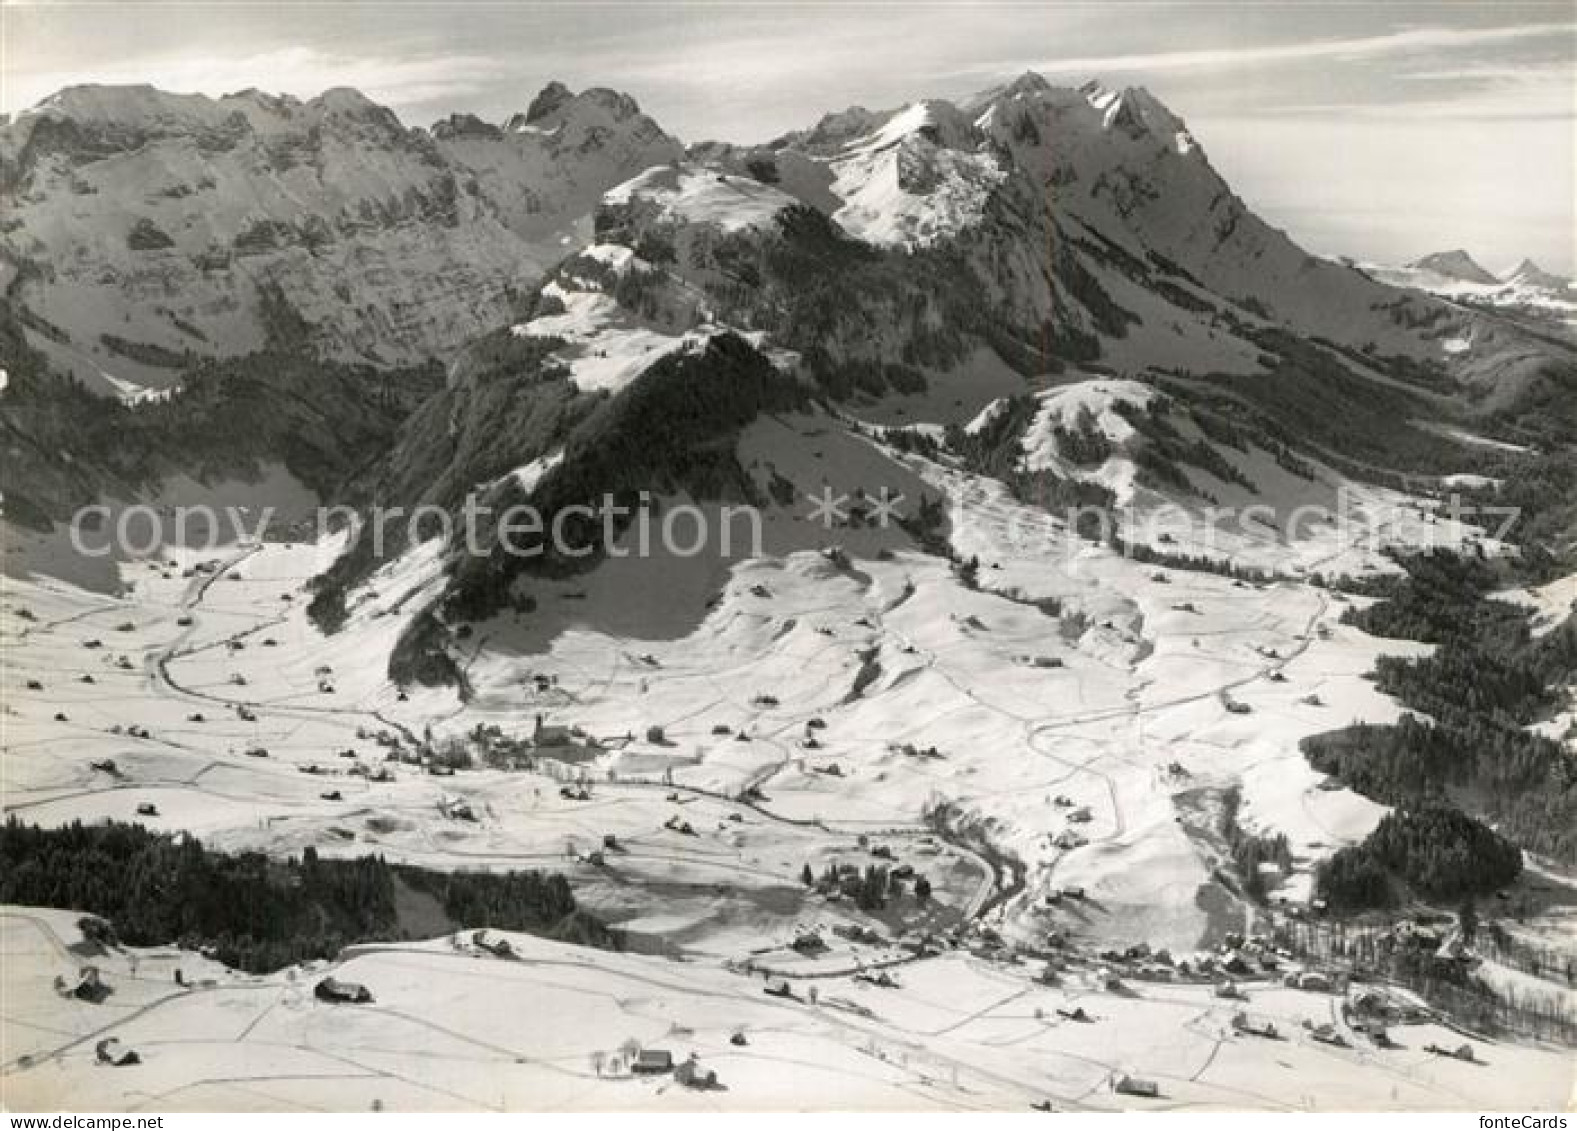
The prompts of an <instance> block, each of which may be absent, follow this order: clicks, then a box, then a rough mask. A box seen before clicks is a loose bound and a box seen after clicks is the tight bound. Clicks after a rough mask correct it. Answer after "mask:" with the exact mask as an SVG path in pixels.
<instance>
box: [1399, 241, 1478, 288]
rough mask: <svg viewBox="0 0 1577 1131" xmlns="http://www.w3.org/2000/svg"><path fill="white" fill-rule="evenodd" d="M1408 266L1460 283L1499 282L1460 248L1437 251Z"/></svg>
mask: <svg viewBox="0 0 1577 1131" xmlns="http://www.w3.org/2000/svg"><path fill="white" fill-rule="evenodd" d="M1408 266H1409V267H1412V268H1415V269H1416V270H1419V271H1433V272H1434V273H1435V274H1437V275H1444V276H1445V277H1446V278H1448V279H1455V280H1457V281H1458V282H1462V283H1483V284H1484V285H1485V286H1490V287H1493V286H1497V285H1499V283H1500V280H1499V279H1497V278H1496V277H1495V276H1494V275H1492V274H1491V273H1490V272H1488V271H1486V270H1485V269H1484V268H1483V267H1480V266H1479V265H1478V263H1477V262H1475V261H1474V259H1473V257H1472V256H1471V255H1469V254H1468V253H1467V252H1465V251H1463V250H1462V249H1461V248H1457V249H1456V250H1455V251H1437V252H1435V253H1434V254H1433V255H1426V256H1424V257H1423V258H1422V259H1415V260H1413V262H1411V263H1409V264H1408Z"/></svg>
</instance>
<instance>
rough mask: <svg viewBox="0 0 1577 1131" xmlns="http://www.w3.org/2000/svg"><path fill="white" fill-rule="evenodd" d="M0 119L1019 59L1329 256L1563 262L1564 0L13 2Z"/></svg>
mask: <svg viewBox="0 0 1577 1131" xmlns="http://www.w3.org/2000/svg"><path fill="white" fill-rule="evenodd" d="M0 30H3V33H4V35H3V58H0V105H3V107H4V109H5V110H7V111H9V112H15V111H16V110H18V109H20V108H22V107H25V106H28V105H31V104H32V103H34V102H36V101H38V100H39V99H40V98H43V97H44V96H46V95H48V94H49V93H51V92H52V91H54V90H56V89H58V88H59V87H61V86H64V85H67V84H70V83H75V82H149V83H153V84H154V85H156V86H159V87H163V88H166V89H170V90H179V91H203V92H206V93H210V94H220V93H223V92H225V91H230V90H237V89H242V88H245V87H248V86H257V87H260V88H263V89H265V90H271V91H286V92H289V93H292V94H296V95H300V96H303V97H307V96H310V95H313V94H316V93H317V92H319V91H320V90H322V89H324V88H326V87H330V86H340V85H349V86H356V87H359V88H360V89H362V90H363V91H365V92H366V93H367V94H368V95H369V96H371V97H372V98H375V99H377V100H378V101H380V102H383V103H385V104H387V105H389V106H391V107H393V108H394V109H395V110H396V111H397V112H398V113H399V114H400V116H401V118H402V119H403V120H404V121H406V122H407V123H409V124H413V125H428V124H430V123H431V122H432V121H433V120H434V119H436V118H438V117H441V116H444V115H446V114H448V113H449V112H451V111H455V110H467V111H472V112H474V113H477V114H480V115H482V116H483V117H486V118H490V119H494V120H497V119H501V118H503V117H504V116H505V115H506V114H508V113H510V112H511V111H514V110H517V109H523V108H524V107H525V106H526V104H527V103H528V102H529V101H530V99H531V96H532V95H533V94H534V93H535V92H536V91H537V90H538V89H539V88H540V87H541V86H542V85H543V84H544V83H546V82H547V81H548V80H549V79H555V78H556V79H561V80H563V81H564V82H566V83H568V84H569V85H570V86H571V87H573V88H575V89H580V88H582V87H585V86H593V85H600V86H612V87H616V88H618V89H621V90H624V91H627V92H628V93H630V94H633V95H634V96H635V97H636V98H637V99H638V100H639V101H640V103H641V105H642V107H643V108H644V109H646V110H647V111H648V112H649V113H651V114H652V115H653V116H654V117H656V118H657V120H658V121H659V122H661V123H662V125H663V126H664V127H665V128H667V129H668V130H669V131H670V132H673V133H676V134H678V135H679V136H680V137H682V138H683V139H685V140H687V141H697V140H701V139H704V138H724V139H728V140H734V141H755V140H765V139H767V138H770V137H772V136H774V135H776V134H779V133H782V132H784V131H786V130H789V129H793V128H796V127H800V126H804V125H808V124H810V123H812V122H814V120H815V119H816V118H817V117H818V116H819V115H821V114H822V113H824V112H827V111H829V110H835V109H841V108H843V107H845V106H848V105H851V104H855V103H858V104H861V105H865V106H868V107H871V108H873V109H875V108H880V107H890V106H897V105H900V104H902V103H904V102H906V101H908V100H911V99H913V98H917V97H925V96H934V97H958V96H962V95H965V94H968V93H971V92H973V91H975V90H979V89H981V88H984V87H987V86H990V85H992V84H994V83H995V82H998V81H1000V80H1002V79H1003V78H1006V77H1010V76H1012V75H1014V74H1017V73H1019V72H1022V71H1024V70H1026V69H1034V70H1038V71H1041V72H1042V73H1044V74H1045V75H1046V76H1047V77H1048V78H1050V79H1052V80H1053V81H1061V82H1067V83H1069V84H1077V83H1080V82H1083V81H1085V80H1086V79H1089V78H1098V79H1100V80H1101V81H1103V82H1105V83H1108V84H1112V85H1116V84H1140V83H1142V84H1143V85H1145V86H1147V87H1149V88H1150V89H1151V90H1152V91H1153V92H1154V93H1155V94H1156V95H1158V96H1159V97H1160V98H1161V99H1162V100H1163V101H1165V102H1166V103H1167V104H1168V105H1169V106H1171V107H1172V109H1173V110H1174V111H1175V112H1176V113H1178V114H1179V115H1180V116H1181V117H1183V118H1184V119H1186V120H1187V122H1188V124H1189V127H1190V129H1191V130H1192V131H1193V133H1194V135H1195V136H1196V138H1197V139H1198V140H1199V141H1200V142H1201V144H1203V146H1204V147H1205V150H1206V152H1207V153H1208V154H1209V155H1210V158H1211V160H1212V162H1213V163H1214V164H1215V165H1216V167H1217V168H1218V169H1219V170H1221V172H1222V173H1223V175H1225V176H1226V178H1227V179H1228V181H1230V182H1231V184H1232V185H1233V187H1234V188H1236V189H1237V190H1238V192H1239V194H1240V195H1242V196H1243V197H1244V198H1245V199H1246V200H1248V202H1249V203H1250V204H1251V205H1252V206H1254V207H1255V208H1256V209H1257V210H1258V211H1259V212H1260V213H1261V214H1262V215H1263V216H1264V217H1265V218H1266V219H1267V220H1269V221H1270V222H1271V223H1273V224H1276V225H1278V226H1280V227H1284V228H1286V229H1288V230H1289V231H1290V232H1291V233H1292V234H1293V236H1294V237H1296V238H1297V239H1299V240H1300V241H1301V242H1303V243H1304V244H1305V245H1306V246H1308V247H1310V248H1311V249H1313V250H1315V251H1319V252H1325V253H1337V252H1339V253H1345V254H1351V255H1356V256H1358V257H1360V258H1371V259H1381V260H1389V261H1398V260H1405V259H1410V258H1414V257H1417V256H1419V255H1422V254H1425V253H1427V252H1430V251H1435V250H1440V249H1442V248H1448V247H1457V246H1461V247H1466V248H1467V249H1468V250H1469V251H1471V252H1472V253H1473V254H1474V256H1475V257H1477V258H1478V259H1479V260H1480V261H1481V262H1483V263H1484V264H1485V265H1486V266H1488V267H1490V268H1491V269H1492V270H1493V269H1499V268H1501V267H1505V266H1509V265H1510V264H1512V263H1513V262H1515V261H1516V260H1519V259H1521V258H1522V257H1523V256H1525V255H1528V256H1532V257H1534V258H1536V259H1538V260H1540V261H1541V262H1542V263H1543V264H1544V265H1545V266H1546V267H1549V268H1552V269H1556V270H1561V271H1565V272H1571V271H1572V270H1573V268H1574V267H1577V263H1574V258H1577V249H1574V247H1573V243H1574V230H1577V229H1574V222H1573V209H1574V204H1573V200H1574V196H1577V187H1574V126H1577V85H1574V83H1577V69H1574V59H1577V0H1562V2H1551V3H1543V4H1515V3H1487V2H1486V3H1472V2H1463V0H1437V2H1434V3H1376V2H1364V3H1353V2H1349V0H1320V2H1319V3H1306V2H1303V0H1271V2H1261V3H1256V4H1248V3H1238V2H1215V3H1191V2H1176V3H1160V2H1155V3H1148V2H1136V0H1101V2H1099V3H1094V2H1080V3H1071V2H1054V3H1038V4H1033V3H1022V2H1019V3H986V4H975V5H962V4H938V3H910V4H853V5H851V4H831V3H792V4H790V3H749V4H745V3H734V4H723V3H707V2H693V0H692V2H690V3H683V4H672V3H656V2H634V0H623V2H618V3H605V2H595V3H584V2H583V3H570V2H563V3H498V2H485V3H476V2H459V3H445V4H438V3H431V2H421V3H410V2H402V0H381V2H379V3H368V4H359V3H323V2H311V3H304V2H292V0H273V2H271V3H266V4H265V3H251V2H244V0H202V2H201V3H181V2H174V0H166V2H163V3H144V2H137V0H114V2H95V3H74V2H68V0H46V2H41V3H14V2H11V0H0Z"/></svg>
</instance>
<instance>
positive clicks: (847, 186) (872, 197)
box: [827, 100, 1008, 247]
mask: <svg viewBox="0 0 1577 1131" xmlns="http://www.w3.org/2000/svg"><path fill="white" fill-rule="evenodd" d="M868 124H870V125H871V127H872V128H870V129H869V130H867V131H866V132H864V133H862V134H859V135H857V136H854V137H852V138H850V139H848V140H846V141H845V142H844V143H843V145H842V146H841V147H840V148H838V149H836V150H835V151H834V152H833V153H832V154H831V155H830V157H828V158H827V167H828V168H829V170H830V171H831V172H832V174H833V178H834V179H833V182H832V184H831V186H830V191H831V193H832V195H833V197H834V198H836V201H837V202H838V207H837V208H836V209H835V210H834V211H833V219H834V220H835V221H837V223H838V224H839V225H841V226H842V227H843V229H844V230H845V231H847V232H849V233H850V234H851V235H854V236H856V237H858V238H859V239H862V240H865V241H866V242H868V243H874V244H881V245H897V246H905V247H922V246H926V245H928V244H932V243H935V242H937V241H938V240H942V239H946V238H948V237H950V236H953V235H956V234H957V233H958V232H960V231H963V230H964V229H966V228H969V227H971V226H973V225H974V224H977V223H978V222H979V221H980V219H981V217H982V216H983V214H984V211H985V207H986V204H987V202H988V201H989V200H990V197H991V193H992V192H993V191H994V190H995V189H996V187H997V186H998V185H1000V184H1001V183H1002V181H1003V180H1005V179H1006V177H1007V175H1008V169H1007V167H1006V166H1005V165H1004V164H1003V163H1002V162H1001V161H1000V159H999V157H998V155H997V154H996V153H995V152H994V151H993V150H992V149H991V147H990V146H988V145H987V144H986V142H985V135H984V134H983V133H982V132H981V131H980V129H979V128H978V127H977V126H976V124H975V123H974V122H973V121H971V120H970V116H969V115H968V114H967V113H966V112H965V111H963V110H961V109H960V108H959V107H957V106H955V105H953V104H952V103H951V102H944V101H940V100H928V101H924V102H915V103H911V104H910V105H908V106H905V107H904V108H902V109H901V110H897V111H895V112H893V113H891V114H887V115H885V116H880V117H878V118H877V119H876V121H875V122H873V123H868Z"/></svg>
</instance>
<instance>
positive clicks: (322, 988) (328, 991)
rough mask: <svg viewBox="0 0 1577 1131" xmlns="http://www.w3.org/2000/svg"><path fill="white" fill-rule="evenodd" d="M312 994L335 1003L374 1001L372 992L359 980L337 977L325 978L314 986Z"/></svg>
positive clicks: (319, 998)
mask: <svg viewBox="0 0 1577 1131" xmlns="http://www.w3.org/2000/svg"><path fill="white" fill-rule="evenodd" d="M312 994H313V996H314V997H316V998H317V999H318V1000H319V1001H326V1002H330V1003H333V1004H340V1003H342V1002H349V1003H352V1004H366V1003H369V1002H371V1001H372V992H371V991H370V990H368V989H367V987H366V986H364V985H362V984H361V983H359V982H342V981H340V980H339V979H338V978H335V977H332V976H331V977H327V978H324V979H323V980H322V981H321V982H319V983H318V984H317V985H316V986H314V987H313V988H312Z"/></svg>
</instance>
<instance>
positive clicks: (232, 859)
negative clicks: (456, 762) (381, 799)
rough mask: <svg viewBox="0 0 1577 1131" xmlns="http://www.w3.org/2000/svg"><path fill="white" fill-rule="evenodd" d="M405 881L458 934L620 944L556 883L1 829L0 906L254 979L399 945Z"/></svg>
mask: <svg viewBox="0 0 1577 1131" xmlns="http://www.w3.org/2000/svg"><path fill="white" fill-rule="evenodd" d="M402 885H408V886H410V887H413V888H417V889H419V890H423V891H427V892H429V893H431V894H433V895H435V896H437V897H438V898H439V900H440V902H441V903H442V904H443V907H444V910H445V912H446V914H448V916H449V918H450V920H451V921H452V922H453V923H454V925H455V926H457V927H458V926H466V927H483V926H491V927H499V928H502V929H508V930H522V931H532V932H535V933H539V934H548V935H552V936H554V937H565V938H568V939H570V940H572V941H577V942H585V943H589V944H591V945H597V946H612V945H614V943H615V938H614V936H613V934H612V932H610V931H609V930H608V929H607V928H606V927H605V926H603V925H602V924H601V923H598V922H597V921H596V920H595V919H594V918H592V917H591V916H589V915H587V914H586V913H585V912H583V911H580V910H579V909H578V908H577V907H576V905H575V900H574V896H573V893H572V892H571V891H570V889H569V884H568V882H567V881H565V880H564V878H563V877H562V876H557V875H554V876H544V875H542V874H540V873H536V872H510V873H500V874H493V873H459V874H455V875H446V874H444V873H439V872H433V871H429V870H427V869H421V868H414V867H409V866H403V865H402V866H395V865H390V864H388V863H386V862H385V861H384V860H383V858H382V857H381V856H360V857H357V858H355V859H328V858H323V857H320V856H319V855H318V854H317V852H316V851H315V850H314V849H312V848H310V847H308V848H307V849H306V850H305V851H304V852H303V853H302V855H301V857H300V858H299V859H298V858H295V857H291V858H289V859H287V860H274V859H270V858H269V857H267V856H264V855H263V854H261V853H256V852H246V853H238V854H234V855H231V854H225V853H219V852H214V851H212V850H210V849H207V848H205V847H203V845H202V843H201V842H200V841H199V840H198V839H197V838H195V837H192V836H187V835H181V836H172V835H171V834H168V833H160V832H153V831H150V830H149V829H147V828H145V827H144V826H142V825H129V824H118V823H114V822H111V823H108V824H103V825H83V824H81V823H80V822H77V823H73V824H71V825H67V826H64V827H61V828H56V829H44V828H38V827H36V826H31V825H24V824H22V823H21V822H19V821H18V820H17V819H16V818H15V817H12V818H10V819H9V820H7V822H6V823H5V825H4V826H3V827H0V903H12V904H23V905H29V906H39V907H61V908H71V909H75V910H81V911H87V912H91V913H92V914H94V915H98V916H101V917H102V918H105V919H108V920H109V921H110V922H111V923H112V924H113V925H114V927H115V931H116V934H117V936H118V937H119V939H120V940H121V941H122V942H125V943H128V944H131V945H133V946H163V945H167V944H179V945H181V946H183V947H186V948H188V949H192V950H201V951H204V952H205V953H208V954H211V955H212V956H213V957H215V958H216V959H218V960H219V961H221V962H223V963H225V964H226V965H228V966H233V967H236V968H238V969H241V970H247V971H250V972H252V973H266V972H268V971H271V970H277V969H279V968H280V967H283V966H288V965H291V964H293V963H296V962H302V961H306V960H309V959H316V958H329V957H332V956H334V955H335V954H337V953H338V952H339V950H340V949H341V948H342V947H344V946H346V945H349V944H351V943H357V942H375V941H392V940H397V939H400V938H402V937H404V936H403V932H402V930H401V922H400V899H399V892H400V889H401V887H402Z"/></svg>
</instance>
